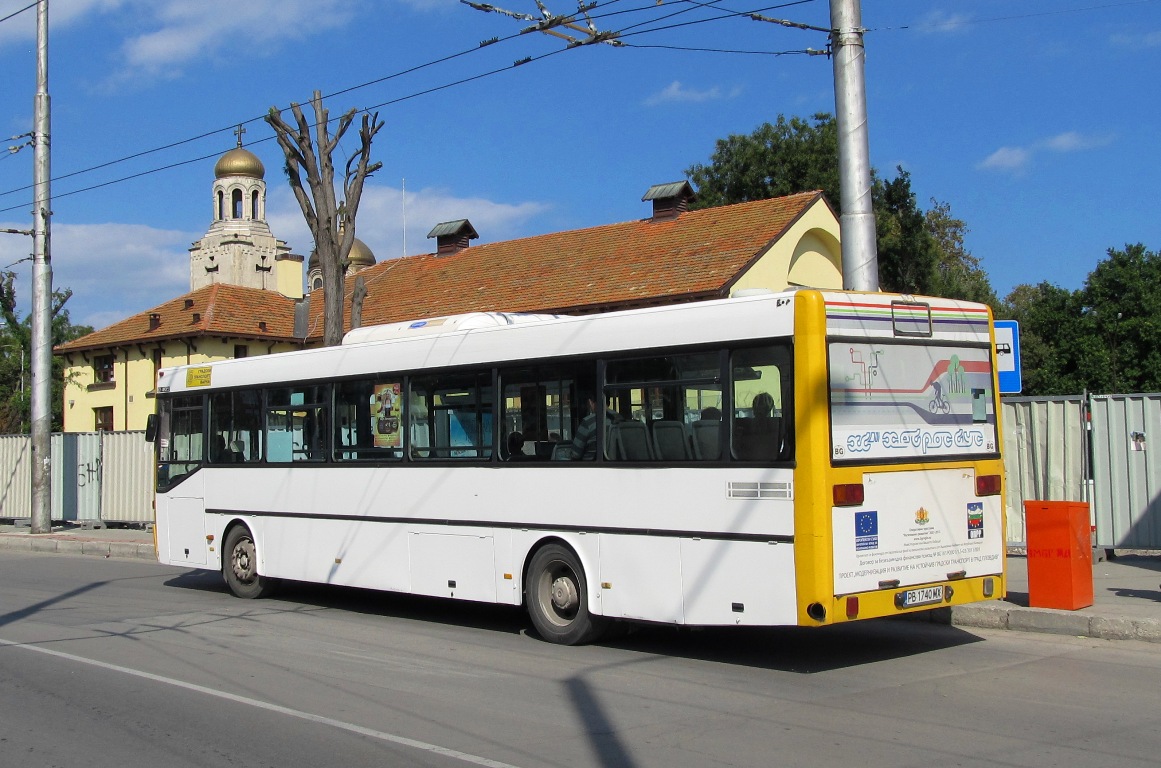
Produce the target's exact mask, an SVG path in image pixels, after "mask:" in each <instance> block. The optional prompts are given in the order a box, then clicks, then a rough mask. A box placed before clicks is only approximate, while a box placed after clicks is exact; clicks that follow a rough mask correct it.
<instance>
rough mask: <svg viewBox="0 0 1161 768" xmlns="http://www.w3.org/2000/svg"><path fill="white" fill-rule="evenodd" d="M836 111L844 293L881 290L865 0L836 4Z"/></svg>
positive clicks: (832, 8)
mask: <svg viewBox="0 0 1161 768" xmlns="http://www.w3.org/2000/svg"><path fill="white" fill-rule="evenodd" d="M830 26H831V50H832V56H833V60H834V107H835V123H836V125H837V127H838V145H839V190H840V191H839V196H840V198H841V199H840V205H841V207H842V218H841V219H840V220H839V231H840V233H841V234H842V255H843V287H844V288H847V289H850V290H855V291H877V290H879V256H878V252H877V250H876V247H875V213H874V210H873V209H872V207H871V150H870V140H869V138H868V134H867V87H866V81H865V77H864V64H865V61H866V50H865V49H864V48H863V13H862V9H861V7H860V5H859V0H830Z"/></svg>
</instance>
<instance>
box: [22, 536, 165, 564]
mask: <svg viewBox="0 0 1161 768" xmlns="http://www.w3.org/2000/svg"><path fill="white" fill-rule="evenodd" d="M0 550H7V551H10V552H40V553H43V552H49V553H55V554H61V555H90V556H93V557H116V558H127V559H132V560H152V561H153V562H157V553H156V552H155V551H154V549H153V544H151V543H149V544H147V543H144V542H136V541H81V540H78V539H58V538H53V537H52V536H51V535H50V536H32V535H31V534H19V535H15V536H13V535H0Z"/></svg>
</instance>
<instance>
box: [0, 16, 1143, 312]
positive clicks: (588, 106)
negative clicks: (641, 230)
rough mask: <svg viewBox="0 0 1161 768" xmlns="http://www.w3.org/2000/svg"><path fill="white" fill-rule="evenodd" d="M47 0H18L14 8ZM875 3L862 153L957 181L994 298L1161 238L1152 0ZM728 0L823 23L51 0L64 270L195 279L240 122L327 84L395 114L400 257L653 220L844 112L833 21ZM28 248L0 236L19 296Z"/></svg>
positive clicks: (94, 282)
mask: <svg viewBox="0 0 1161 768" xmlns="http://www.w3.org/2000/svg"><path fill="white" fill-rule="evenodd" d="M31 1H32V0H0V17H4V16H7V15H8V14H10V13H14V12H17V11H19V10H20V9H22V8H24V7H25V6H27V5H28V4H29V3H30V2H31ZM544 2H545V4H546V7H547V8H548V9H549V10H550V11H551V12H553V13H556V14H566V13H569V12H572V11H573V10H575V7H576V6H575V5H574V4H572V3H571V2H569V1H568V0H544ZM495 4H496V5H500V6H501V7H503V8H507V9H509V10H513V11H519V12H524V13H536V12H537V9H536V6H535V3H534V1H533V0H503V2H496V3H495ZM862 10H863V23H864V26H865V27H867V28H868V30H869V32H868V33H867V36H866V44H867V67H866V74H867V100H868V109H869V126H870V142H871V162H872V164H873V165H874V166H875V167H876V168H878V169H879V171H880V172H881V173H883V174H885V175H887V176H893V175H894V169H895V167H896V166H902V167H904V168H905V169H907V170H908V171H909V172H910V173H911V175H912V184H913V189H914V190H915V192H916V193H917V196H918V198H919V202H920V205H921V206H922V207H924V208H927V207H929V206H930V200H931V199H932V198H934V199H936V200H939V201H941V202H947V203H949V204H950V206H951V211H952V214H953V215H955V216H957V217H959V218H962V219H964V220H965V221H966V222H967V224H968V227H969V229H970V234H969V235H968V240H967V246H968V248H969V249H970V250H971V251H972V253H973V254H974V255H976V256H977V257H979V258H980V259H981V260H982V263H983V266H984V268H985V269H986V270H987V271H988V273H989V275H990V276H991V279H992V283H993V285H994V286H995V288H996V289H997V291H998V292H999V293H1000V294H1001V295H1004V294H1006V293H1007V292H1008V291H1009V290H1010V289H1011V288H1012V287H1013V286H1015V285H1017V284H1020V283H1035V282H1039V281H1041V280H1048V281H1050V282H1053V283H1056V284H1058V285H1061V286H1063V287H1066V288H1079V287H1080V286H1081V284H1082V283H1083V280H1084V278H1085V276H1086V275H1087V274H1088V272H1089V271H1090V270H1091V269H1092V268H1093V267H1094V266H1095V265H1096V263H1097V262H1098V261H1099V260H1100V259H1101V258H1102V257H1103V256H1104V254H1105V251H1106V250H1107V249H1108V248H1110V247H1116V248H1120V247H1122V246H1124V245H1125V244H1126V243H1135V242H1143V243H1144V244H1145V245H1146V247H1148V248H1150V249H1151V250H1157V249H1159V248H1161V216H1158V215H1157V213H1156V206H1157V203H1156V182H1155V179H1156V178H1157V176H1158V170H1159V169H1158V164H1159V163H1158V158H1159V153H1158V140H1157V126H1158V124H1159V122H1161V121H1159V119H1158V118H1159V115H1158V112H1159V111H1161V104H1159V102H1158V99H1157V98H1156V88H1155V85H1154V84H1153V82H1152V81H1153V80H1154V79H1155V76H1156V73H1157V72H1159V71H1161V0H1056V1H1055V2H1011V0H1006V1H999V0H997V1H992V0H975V1H968V0H960V1H959V2H955V1H952V0H864V2H863V7H862ZM730 11H734V12H740V11H746V12H752V11H758V12H760V13H762V14H764V15H766V16H770V17H774V18H783V19H789V20H791V21H795V22H801V23H805V24H809V25H812V26H816V27H826V26H829V3H828V2H827V1H826V0H807V1H806V2H798V3H777V2H776V0H722V2H716V3H712V2H708V0H705V1H699V2H697V3H692V2H683V1H681V0H665V2H664V3H660V4H659V3H655V2H654V0H605V1H603V2H601V3H600V5H599V6H598V7H597V8H595V9H594V10H593V11H591V15H592V17H593V19H594V22H595V24H596V25H597V27H598V28H599V29H601V30H610V31H621V32H622V37H621V39H622V40H623V41H624V42H625V43H627V44H628V45H626V46H624V47H617V48H615V47H612V46H609V45H591V46H582V47H577V48H573V49H568V50H565V45H564V42H563V41H561V40H559V39H556V38H553V37H549V36H546V35H543V34H528V35H522V36H516V33H517V32H519V31H520V29H522V28H523V27H525V26H527V23H526V22H521V21H518V20H516V19H512V18H508V17H505V16H501V15H498V14H494V13H481V12H479V11H476V10H473V9H471V8H469V7H467V6H465V5H463V4H461V3H459V2H458V0H375V1H372V0H341V1H339V0H246V2H237V1H236V0H235V1H234V2H225V1H224V0H51V5H50V16H51V24H50V43H49V45H50V52H49V68H50V76H49V90H50V94H51V98H52V131H51V137H52V171H53V177H54V179H55V180H54V182H53V187H52V192H53V196H54V201H53V212H54V217H53V224H52V227H53V230H52V232H53V251H52V258H53V270H54V285H55V286H57V287H68V288H71V289H72V290H73V292H74V295H73V298H72V299H71V300H70V302H69V304H68V307H69V310H70V312H71V315H72V319H73V321H74V322H81V323H87V324H91V325H94V326H97V327H103V326H105V325H108V324H109V323H112V322H115V321H116V320H119V319H121V318H124V317H126V316H128V315H130V314H133V313H136V312H140V311H143V310H145V309H148V308H149V307H152V306H155V305H157V304H160V303H161V302H163V301H166V300H168V299H170V298H173V297H174V296H177V295H180V294H182V293H184V292H185V291H187V290H188V287H189V262H188V251H187V249H188V247H189V245H190V243H192V242H193V241H194V240H197V239H198V238H200V237H201V236H202V235H203V234H204V233H205V232H206V230H207V229H208V227H209V225H210V223H211V217H212V199H211V194H210V189H211V184H212V182H213V165H214V161H215V159H216V157H217V156H218V155H220V154H221V153H222V152H224V151H226V150H227V149H229V148H230V147H232V146H233V144H234V136H233V134H232V130H233V126H234V125H236V124H238V123H242V122H247V121H251V120H253V119H255V118H258V117H260V116H261V115H263V114H264V113H265V112H266V110H267V109H268V108H269V107H271V106H273V105H277V106H279V107H285V106H287V105H288V104H289V103H290V102H291V101H306V100H307V99H308V98H309V97H310V93H311V91H313V90H314V89H319V90H321V91H322V92H323V93H324V94H336V95H333V96H331V97H330V98H328V99H327V104H328V106H329V108H330V109H331V112H332V114H334V115H337V114H339V113H341V112H343V111H345V110H347V109H349V108H352V107H354V108H359V109H363V108H368V107H376V106H377V107H378V110H379V113H380V117H381V118H382V119H383V120H385V122H386V126H385V128H384V129H383V130H382V131H381V132H380V134H379V136H378V137H377V139H376V141H375V145H374V151H373V153H374V157H375V158H376V159H378V160H381V161H382V162H383V169H382V170H381V171H380V172H379V173H378V174H376V175H375V176H374V177H373V179H372V180H371V182H370V183H369V185H368V188H367V191H366V192H365V196H364V200H363V206H362V208H361V209H360V213H359V220H358V236H359V237H360V239H362V240H363V241H365V242H366V243H367V244H368V245H369V246H370V247H371V249H372V250H373V251H374V252H375V254H376V256H377V257H378V258H379V259H380V260H382V259H386V258H393V257H396V256H398V255H400V254H402V253H404V248H405V246H404V232H405V231H406V252H407V253H422V252H428V251H430V250H431V245H432V243H431V241H428V240H426V239H425V235H426V234H427V232H428V231H430V229H431V228H432V227H433V226H434V225H435V224H437V223H439V222H441V221H446V220H450V219H458V218H464V217H467V218H470V219H471V220H472V223H473V225H474V226H475V228H476V230H477V231H479V233H480V235H481V239H480V241H479V242H492V241H496V240H504V239H509V238H514V237H522V236H527V235H533V234H539V233H544V232H553V231H559V230H563V229H574V228H580V227H588V226H595V225H601V224H608V223H612V222H619V221H627V220H631V219H634V218H639V217H642V216H646V215H648V208H647V206H646V204H644V203H642V202H640V198H641V195H642V194H643V193H644V192H645V190H646V189H647V188H648V187H649V186H650V185H652V184H655V183H659V182H667V181H675V180H678V179H681V178H684V173H683V172H684V170H685V169H686V168H688V167H689V166H690V165H692V164H694V163H697V162H705V161H707V160H708V159H709V156H710V154H711V153H712V152H713V149H714V141H715V140H716V139H718V138H721V137H724V136H727V135H729V134H733V133H749V132H751V131H753V130H754V129H755V128H756V127H757V126H758V125H760V124H761V123H762V122H764V121H773V120H775V119H776V118H777V116H778V115H779V114H784V115H786V116H788V117H789V116H792V115H798V116H803V117H806V116H809V115H811V114H813V113H815V112H820V111H821V112H833V111H834V95H833V71H832V68H831V63H830V61H829V60H828V59H827V58H826V57H824V56H807V55H804V54H803V53H802V51H805V50H806V49H823V48H825V45H826V38H825V35H824V34H822V33H819V32H812V31H805V30H801V29H792V28H785V27H782V26H778V25H774V24H768V23H760V22H755V21H752V20H750V19H748V18H745V17H742V16H737V15H733V16H731V15H729V14H728V12H730ZM34 22H35V13H34V12H33V11H32V10H28V11H25V12H23V13H19V14H17V15H16V16H14V17H13V18H11V19H9V20H7V21H4V22H0V83H2V93H3V94H4V99H3V101H2V102H0V135H2V136H3V137H4V138H5V139H7V137H8V136H17V135H18V134H22V133H25V132H27V131H29V130H30V129H31V126H32V108H33V95H34V91H35V23H34ZM690 22H695V23H690ZM679 25H680V26H679ZM513 36H515V37H513ZM493 37H497V38H500V42H497V43H496V44H493V45H488V46H483V47H481V46H480V43H481V42H482V41H484V40H488V39H490V38H493ZM509 38H512V39H509ZM692 49H709V50H692ZM755 52H757V53H755ZM456 54H462V55H458V56H457V55H456ZM774 54H781V55H774ZM447 57H451V58H447ZM527 57H532V61H530V62H529V63H527V64H523V65H521V66H518V67H517V66H513V63H514V62H516V61H519V60H522V59H525V58H527ZM442 59H446V60H444V61H440V60H442ZM435 62H438V63H435ZM427 64H430V66H421V65H427ZM417 67H418V69H415V68H417ZM407 70H413V71H411V72H407ZM494 70H500V71H499V72H498V73H496V74H491V75H486V76H484V75H485V74H486V73H489V72H493V71H494ZM404 72H407V73H406V74H400V73H404ZM1150 73H1153V74H1150ZM470 78H475V79H471V80H470V81H469V82H465V83H462V84H459V85H451V84H453V83H456V82H457V81H461V80H468V79H470ZM364 84H366V85H364ZM358 86H362V87H358ZM348 89H353V90H348ZM433 89H434V90H433ZM378 105H382V106H378ZM196 137H201V138H196ZM245 140H246V143H247V146H248V148H250V149H251V150H252V151H253V152H255V153H256V154H257V155H258V156H259V157H260V158H262V160H263V162H264V163H265V165H266V169H267V174H266V180H267V182H268V185H269V186H268V204H267V213H268V216H267V218H268V220H269V221H270V223H271V226H272V228H273V229H274V232H275V234H276V235H277V236H278V237H280V238H281V239H284V240H286V241H287V242H289V244H290V245H291V247H292V248H293V249H294V251H295V252H296V253H302V254H308V253H309V252H310V249H311V243H310V239H309V236H308V233H307V230H306V227H305V224H304V223H303V222H302V215H301V213H300V211H299V210H298V206H297V204H296V203H295V202H294V199H293V197H292V196H291V194H290V191H289V188H288V187H287V186H286V184H285V181H284V177H283V175H282V173H281V170H280V169H281V167H282V159H281V154H280V151H279V150H278V148H277V145H276V144H275V143H274V141H273V138H272V133H271V132H270V129H269V128H268V127H267V126H266V125H265V124H264V123H262V122H260V121H257V122H249V123H247V133H246V135H245ZM23 141H25V139H20V138H17V139H13V140H7V141H5V142H4V146H6V147H7V146H12V145H19V144H21V143H22V142H23ZM171 144H175V145H176V146H173V147H171V148H169V149H165V150H163V151H158V152H152V153H149V154H145V155H143V156H141V157H138V158H136V159H132V160H125V161H122V162H112V161H118V160H120V159H122V158H125V157H128V156H131V155H135V154H138V153H141V152H144V151H146V150H151V149H154V148H157V147H162V146H166V145H171ZM350 146H351V147H353V142H352V143H351V144H350ZM206 157H208V159H202V160H198V158H206ZM104 163H111V164H109V165H107V166H106V167H104V168H101V169H99V170H95V171H89V172H84V173H77V172H79V171H85V169H89V168H92V167H93V166H97V165H101V164H104ZM165 166H175V167H172V168H169V169H167V170H160V171H158V170H157V169H159V168H162V167H165ZM154 171H156V172H154ZM70 174H73V175H70ZM137 174H141V175H138V176H137V177H136V178H133V179H130V180H128V181H118V180H120V179H123V178H125V177H130V176H135V175H137ZM31 176H32V153H31V150H30V149H29V148H24V149H22V150H20V151H19V152H17V153H15V154H12V153H7V152H6V153H3V154H2V155H0V209H7V210H0V228H7V227H14V228H20V229H27V228H28V227H29V226H30V222H31V217H30V215H29V213H28V211H29V208H30V201H31V192H30V191H29V190H27V189H21V188H23V187H26V186H27V185H28V184H29V183H30V182H31ZM110 182H112V183H110ZM96 185H105V186H100V187H99V188H97V189H92V190H90V191H78V190H82V189H83V188H86V187H92V186H96ZM404 185H405V186H406V217H405V216H404V204H403V200H404V198H403V194H402V190H403V188H404ZM1151 190H1152V191H1151ZM4 193H7V194H4ZM405 219H406V227H405V226H404V221H405ZM30 251H31V243H30V241H29V240H28V238H25V237H22V236H18V235H0V267H8V265H14V266H12V267H10V268H11V269H12V270H13V271H15V272H16V274H17V276H18V278H17V291H18V294H19V298H20V300H21V304H22V306H23V307H24V308H25V311H27V306H28V298H29V290H30V287H31V286H30V276H31V268H30V265H29V263H28V261H21V260H22V259H25V258H26V257H27V256H28V255H29V253H30Z"/></svg>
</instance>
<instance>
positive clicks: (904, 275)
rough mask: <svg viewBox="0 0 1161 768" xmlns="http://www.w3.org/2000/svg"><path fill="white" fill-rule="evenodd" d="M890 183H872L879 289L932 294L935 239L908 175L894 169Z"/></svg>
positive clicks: (877, 180) (903, 171)
mask: <svg viewBox="0 0 1161 768" xmlns="http://www.w3.org/2000/svg"><path fill="white" fill-rule="evenodd" d="M895 170H896V171H898V173H899V175H898V176H896V177H895V179H893V180H892V181H886V182H884V181H882V180H880V179H875V181H874V187H873V188H872V194H871V197H872V201H871V204H872V208H873V210H874V212H875V232H876V246H877V248H878V251H879V287H880V288H881V289H882V290H884V291H895V292H897V293H922V294H931V293H933V292H934V291H933V289H934V287H935V286H934V284H935V268H936V264H937V262H938V255H937V253H936V244H935V238H934V237H932V236H931V233H930V232H929V231H928V229H927V219H926V218H925V217H924V214H923V211H921V210H920V209H919V206H918V204H917V203H916V200H915V193H914V192H912V191H911V174H909V173H908V172H907V171H905V170H903V169H902V168H896V169H895Z"/></svg>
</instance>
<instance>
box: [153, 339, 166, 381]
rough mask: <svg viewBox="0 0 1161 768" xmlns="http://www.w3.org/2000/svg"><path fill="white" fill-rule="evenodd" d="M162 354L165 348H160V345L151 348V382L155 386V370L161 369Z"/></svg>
mask: <svg viewBox="0 0 1161 768" xmlns="http://www.w3.org/2000/svg"><path fill="white" fill-rule="evenodd" d="M164 355H165V350H164V349H161V348H160V347H159V348H158V349H155V350H153V352H152V353H151V358H152V360H153V382H154V387H155V388H156V386H157V372H158V371H160V370H161V364H162V358H163V356H164Z"/></svg>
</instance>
